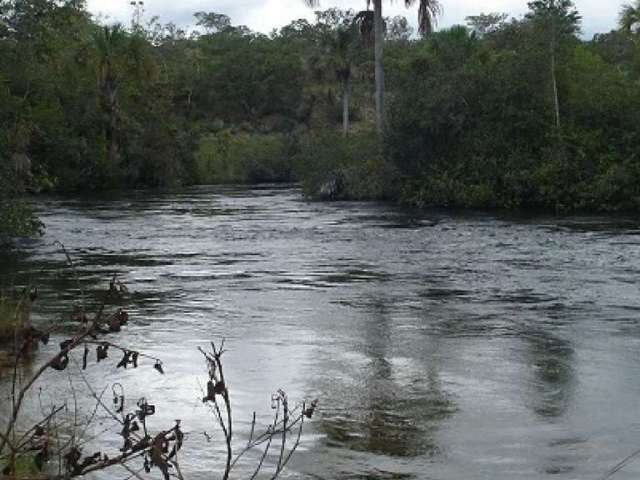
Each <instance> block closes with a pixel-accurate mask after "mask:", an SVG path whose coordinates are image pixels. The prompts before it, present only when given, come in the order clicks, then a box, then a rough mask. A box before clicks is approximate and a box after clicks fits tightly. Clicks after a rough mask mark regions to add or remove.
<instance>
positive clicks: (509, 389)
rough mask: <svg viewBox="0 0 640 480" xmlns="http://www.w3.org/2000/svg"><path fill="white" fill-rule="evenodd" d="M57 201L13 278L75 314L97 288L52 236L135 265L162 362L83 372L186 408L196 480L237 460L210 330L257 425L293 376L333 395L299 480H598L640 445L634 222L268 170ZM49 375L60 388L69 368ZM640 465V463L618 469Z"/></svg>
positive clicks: (122, 338)
mask: <svg viewBox="0 0 640 480" xmlns="http://www.w3.org/2000/svg"><path fill="white" fill-rule="evenodd" d="M39 210H40V214H41V217H42V219H43V220H44V222H45V223H46V225H47V232H46V235H45V236H44V237H43V238H42V239H40V240H36V241H32V242H30V243H28V244H25V245H24V246H23V247H24V250H23V252H22V253H20V254H15V253H14V254H12V255H11V256H5V257H3V258H2V259H1V262H2V263H1V265H0V273H1V275H2V277H3V278H2V280H3V283H5V284H10V283H14V284H21V283H25V282H26V281H27V280H30V281H32V282H34V283H37V284H39V285H40V286H41V294H40V299H39V300H38V302H37V303H36V304H35V306H34V317H35V319H36V321H37V322H46V321H49V320H52V319H56V318H67V317H68V314H69V311H70V308H71V307H70V306H71V304H72V303H73V302H74V301H77V300H78V296H79V293H78V290H77V286H76V282H75V280H74V275H72V274H71V273H70V271H69V269H66V268H65V257H64V255H63V254H62V253H61V252H60V249H59V247H57V246H55V245H54V244H53V242H54V241H55V240H59V241H60V242H62V243H63V244H64V245H65V246H66V248H67V249H68V251H69V253H70V255H71V257H72V258H73V260H74V263H75V266H76V269H77V271H78V276H79V278H80V283H81V286H82V289H83V290H85V292H84V294H85V295H86V296H87V297H88V298H90V299H91V298H95V292H97V290H99V289H101V288H104V286H105V285H106V284H107V283H108V279H109V278H110V277H111V275H112V274H114V273H117V274H118V276H119V278H120V279H121V280H123V281H124V282H126V284H127V285H128V287H129V290H130V292H131V295H130V297H131V298H130V299H129V301H128V304H129V305H128V310H129V312H130V315H131V323H130V325H129V326H128V327H126V328H125V329H124V330H123V332H122V333H120V334H119V335H118V337H117V342H118V343H120V344H123V345H131V346H133V347H135V348H137V349H140V350H142V351H144V352H146V353H149V354H151V355H154V356H158V357H160V358H162V360H163V361H164V365H165V370H166V374H165V375H164V376H160V375H158V374H157V373H156V372H155V371H154V370H153V368H152V365H149V364H148V363H147V364H145V363H144V362H142V365H141V367H140V368H138V369H137V370H135V371H132V370H131V369H129V370H127V371H126V372H123V371H122V370H116V369H115V362H112V363H110V364H105V363H101V364H100V365H98V366H91V367H90V368H89V369H88V370H87V372H88V373H87V375H88V377H89V380H90V381H91V382H92V384H94V385H95V386H96V388H98V390H101V389H102V387H104V386H106V385H108V384H110V383H112V382H115V381H120V382H122V384H123V385H124V387H125V389H126V391H127V395H128V396H129V397H135V398H137V397H139V396H146V397H147V398H148V399H149V401H150V402H153V403H155V404H156V406H157V408H158V414H157V415H156V417H155V418H154V421H155V422H157V423H156V424H157V426H158V428H162V427H164V426H166V425H167V424H168V425H170V424H171V420H172V419H173V418H181V419H182V421H183V425H184V427H185V430H186V431H187V432H188V438H187V443H186V446H185V450H184V451H185V454H184V458H185V459H184V460H183V464H184V469H185V470H186V471H187V472H188V473H189V476H190V478H216V477H215V476H214V475H212V473H211V472H212V470H213V469H215V468H217V467H219V465H220V456H219V453H220V445H219V444H220V442H219V441H216V440H219V438H220V435H219V433H218V432H217V431H216V430H215V427H214V422H213V420H212V418H211V416H210V415H209V414H208V412H207V411H206V410H205V409H204V407H203V406H202V403H201V401H200V400H199V397H201V393H200V390H199V386H198V385H199V383H198V382H199V381H200V382H202V381H203V380H204V379H205V376H206V375H205V368H204V364H203V362H202V358H201V356H200V354H199V353H198V351H197V347H198V346H205V347H206V345H207V343H208V342H209V341H210V340H215V341H218V340H220V339H221V338H225V339H226V345H227V349H228V351H227V353H226V354H225V361H226V363H225V366H226V370H227V371H226V376H227V380H228V384H229V387H230V389H231V393H232V399H233V402H234V417H235V418H236V422H237V431H238V435H239V438H240V439H241V438H242V436H243V435H246V434H247V431H248V429H249V420H250V418H251V412H252V411H254V410H256V411H258V418H259V419H260V420H261V421H265V422H266V421H268V419H269V415H270V394H271V392H274V391H275V390H276V389H278V388H283V389H285V390H286V391H287V393H288V395H289V398H290V399H291V401H294V400H302V399H313V398H318V399H319V400H320V410H319V412H318V415H317V416H316V417H315V418H314V420H313V421H312V422H311V423H310V424H309V426H308V428H306V430H305V433H304V435H303V437H302V444H301V447H300V450H299V452H298V453H297V455H296V456H295V457H294V460H293V461H292V463H291V464H290V468H289V469H288V474H287V476H288V477H289V478H310V479H311V478H314V479H405V478H406V479H411V478H416V479H441V480H462V479H465V480H466V479H486V480H499V479H505V480H507V479H508V480H512V479H539V478H546V477H549V478H558V479H581V480H582V479H594V480H595V479H598V478H601V477H602V476H603V475H604V474H605V473H606V472H607V471H608V470H609V469H610V468H611V467H613V466H614V465H615V464H616V463H617V462H618V461H620V460H622V459H623V458H625V457H626V456H627V455H629V454H630V453H632V452H633V451H634V450H636V449H637V448H640V409H639V406H640V295H639V292H638V281H639V275H640V248H639V247H640V222H638V221H635V220H633V219H629V218H608V217H570V218H566V217H565V218H556V217H539V216H536V217H530V218H521V217H505V216H496V215H494V214H478V213H476V214H469V213H451V212H449V213H446V212H416V211H408V210H403V209H400V208H398V207H395V206H390V205H383V204H375V203H350V202H349V203H347V202H344V203H342V202H341V203H308V202H305V201H303V199H302V197H301V194H300V192H299V190H297V189H296V188H293V187H287V188H282V187H278V188H276V187H270V186H264V187H258V188H252V189H247V188H234V187H216V188H213V187H211V188H209V187H207V188H200V189H192V190H189V191H186V192H182V193H179V194H163V195H160V194H149V193H134V194H131V195H130V196H128V197H126V198H118V199H116V200H113V199H88V200H87V199H48V200H45V201H42V202H41V204H40V205H39ZM62 338H63V337H62V336H59V337H57V338H56V340H60V339H62ZM53 344H57V342H53ZM52 348H53V347H51V346H50V347H48V348H45V349H44V351H42V352H41V353H40V356H41V357H42V358H44V355H45V354H46V353H47V352H48V351H49V350H51V349H52ZM37 361H38V359H36V363H37ZM72 376H73V374H72ZM47 378H48V380H47V381H45V382H44V383H42V384H41V385H39V387H41V388H42V391H44V392H46V391H50V392H56V391H57V390H56V388H60V385H61V384H65V382H67V381H68V380H67V376H66V372H65V373H60V374H59V373H56V372H53V373H52V374H51V376H49V377H47ZM69 381H71V380H69ZM163 422H164V423H163ZM167 422H168V423H167ZM203 432H208V434H210V435H213V440H212V442H210V443H209V442H207V441H206V440H205V436H204V433H203ZM113 437H114V438H115V440H114V442H117V435H115V433H114V434H113ZM255 458H256V457H255V456H254V457H249V458H248V462H247V463H248V464H247V466H243V467H240V470H239V474H240V476H242V474H243V473H246V472H249V471H250V470H251V469H250V467H251V466H252V465H254V464H255V462H254V461H255ZM120 473H122V472H117V474H116V473H114V474H113V476H110V477H107V478H120V477H122V478H125V477H126V474H124V473H123V474H122V475H120ZM125 473H126V472H125ZM639 476H640V461H638V462H635V463H630V464H629V465H627V466H626V467H625V468H624V469H622V470H621V471H619V472H618V473H617V474H616V475H615V476H614V477H613V478H615V479H637V478H639Z"/></svg>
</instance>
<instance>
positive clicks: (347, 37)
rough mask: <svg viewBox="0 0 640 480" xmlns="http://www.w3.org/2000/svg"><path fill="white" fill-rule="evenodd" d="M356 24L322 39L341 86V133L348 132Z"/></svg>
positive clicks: (346, 133)
mask: <svg viewBox="0 0 640 480" xmlns="http://www.w3.org/2000/svg"><path fill="white" fill-rule="evenodd" d="M355 27H356V25H355V24H354V25H350V26H348V27H340V28H338V29H337V30H335V31H333V32H330V34H329V35H327V36H326V37H325V38H324V39H323V43H324V45H325V48H326V50H327V51H328V53H329V55H330V57H331V63H332V64H333V67H334V68H335V72H336V80H338V82H339V83H340V86H341V87H342V133H343V135H344V136H345V137H346V136H347V135H348V134H349V102H350V97H351V73H352V68H353V54H354V51H353V50H354V46H355V41H356V38H357V36H356V30H355Z"/></svg>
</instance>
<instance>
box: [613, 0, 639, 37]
mask: <svg viewBox="0 0 640 480" xmlns="http://www.w3.org/2000/svg"><path fill="white" fill-rule="evenodd" d="M618 22H619V24H620V28H621V29H622V30H624V31H625V32H628V33H638V29H639V27H640V0H635V1H634V3H627V4H625V5H624V6H623V7H622V11H621V12H620V19H619V21H618Z"/></svg>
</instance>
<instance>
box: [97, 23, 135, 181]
mask: <svg viewBox="0 0 640 480" xmlns="http://www.w3.org/2000/svg"><path fill="white" fill-rule="evenodd" d="M126 40H127V36H126V32H125V30H124V28H122V25H119V24H116V25H113V26H104V27H101V28H100V29H99V30H97V31H96V32H94V35H93V43H94V46H95V49H96V52H97V54H98V55H97V66H96V67H97V68H96V70H97V72H96V73H97V77H98V92H99V99H100V108H101V109H102V111H103V112H104V114H105V116H106V121H105V128H104V131H105V139H106V142H107V164H108V167H109V168H113V167H115V165H116V164H117V160H118V150H119V148H118V138H117V131H118V118H119V105H118V89H119V87H120V81H121V76H120V72H119V69H118V67H117V59H118V55H119V53H120V49H121V48H122V46H123V45H124V44H125V42H126Z"/></svg>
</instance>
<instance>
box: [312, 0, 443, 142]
mask: <svg viewBox="0 0 640 480" xmlns="http://www.w3.org/2000/svg"><path fill="white" fill-rule="evenodd" d="M392 1H393V0H392ZM304 2H305V3H306V4H307V5H308V6H309V7H317V6H318V5H319V4H320V0H304ZM366 2H367V9H369V7H370V6H371V3H373V21H374V38H375V40H374V42H375V43H374V52H375V53H374V55H375V77H376V128H377V130H378V133H379V134H382V133H383V132H384V118H385V115H384V91H385V86H384V20H383V17H382V0H366ZM416 2H418V27H419V30H420V33H421V34H422V35H428V34H430V33H431V32H432V31H433V28H434V26H435V24H436V21H437V18H438V16H439V15H441V14H442V5H441V4H440V2H439V0H404V4H405V6H406V7H407V8H409V7H411V6H413V5H414V4H415V3H416Z"/></svg>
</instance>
